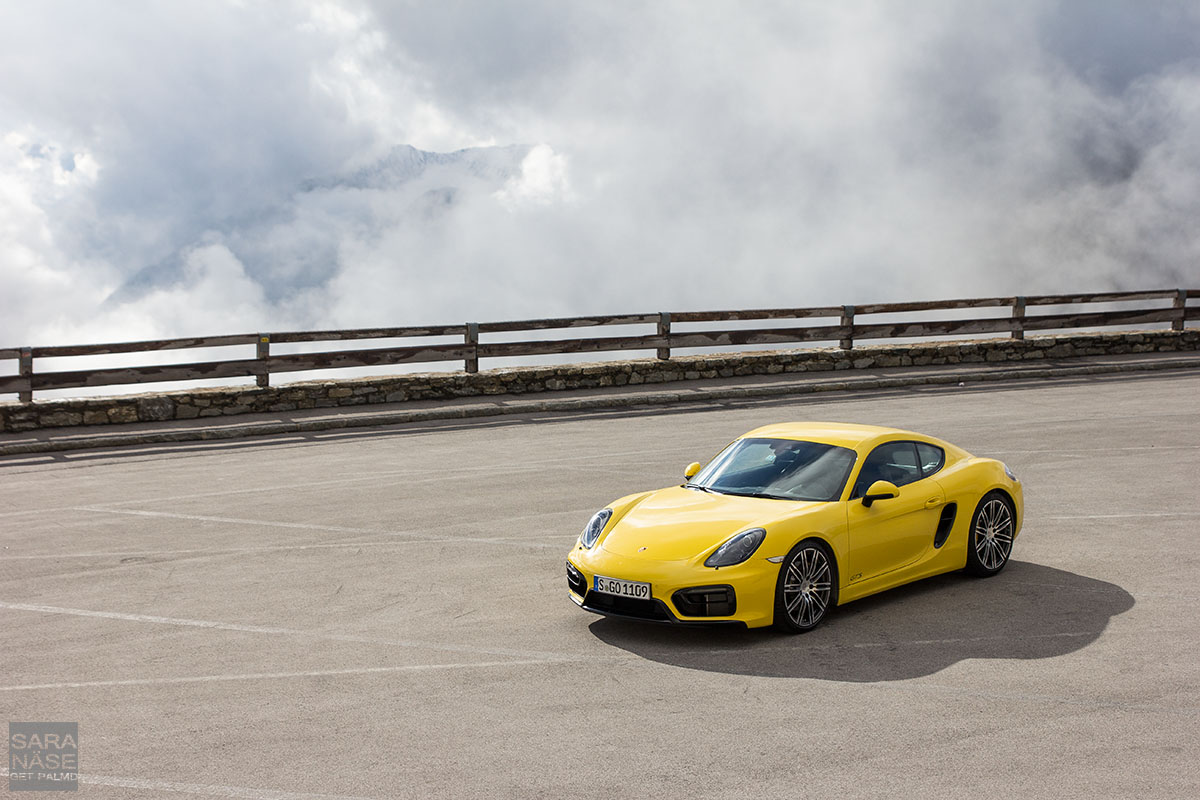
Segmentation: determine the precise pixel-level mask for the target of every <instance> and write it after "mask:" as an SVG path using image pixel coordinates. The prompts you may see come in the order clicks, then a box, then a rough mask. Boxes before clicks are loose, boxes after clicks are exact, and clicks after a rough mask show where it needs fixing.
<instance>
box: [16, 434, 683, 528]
mask: <svg viewBox="0 0 1200 800" xmlns="http://www.w3.org/2000/svg"><path fill="white" fill-rule="evenodd" d="M694 449H695V448H694V447H658V448H655V449H653V450H623V451H619V452H611V453H603V452H601V453H595V452H588V453H584V454H581V455H576V456H558V457H555V458H543V459H525V460H522V461H520V462H519V464H516V465H514V464H513V463H511V462H505V463H501V464H473V465H470V466H459V467H456V468H455V469H452V470H448V471H446V472H444V473H442V474H441V475H439V476H438V477H437V478H428V479H425V480H423V481H421V482H424V483H430V482H434V483H436V482H446V481H451V480H454V476H455V475H460V474H474V473H478V472H503V473H504V474H506V475H511V474H514V473H517V472H529V471H536V470H534V469H525V468H526V467H540V466H546V465H551V464H562V463H568V462H573V461H584V462H587V463H588V464H594V463H595V462H597V461H602V460H605V459H627V458H632V457H637V456H647V455H649V456H654V455H664V454H668V453H690V452H692V451H693V450H694ZM46 466H47V469H42V470H31V471H30V472H29V473H28V474H37V475H40V474H41V473H43V472H61V471H62V470H63V469H72V468H95V467H101V466H105V464H103V463H92V464H75V465H72V466H66V465H62V464H58V463H55V464H48V465H46ZM3 467H4V464H3V463H0V469H2V468H3ZM55 468H58V469H55ZM17 474H22V473H17ZM412 474H424V472H423V471H422V470H417V469H412V468H410V469H397V470H380V471H378V472H357V473H356V474H354V475H353V476H349V477H345V478H329V479H326V480H320V481H304V482H300V483H285V484H278V485H271V486H252V487H245V488H240V489H220V490H214V491H207V492H195V493H192V494H180V495H170V496H167V497H148V498H143V499H138V500H114V501H112V502H107V503H96V504H94V505H97V506H123V505H138V504H141V503H161V502H173V501H176V500H194V499H199V498H203V497H225V496H228V495H236V494H254V493H256V492H285V491H292V490H295V489H312V488H316V487H320V486H338V485H342V484H347V483H362V482H364V481H375V480H379V479H381V478H390V477H398V476H402V475H412ZM29 483H30V485H35V483H36V485H38V486H42V485H44V483H42V482H35V481H33V480H32V479H31V480H30V482H29ZM408 483H410V484H411V483H414V482H411V481H410V482H408ZM13 486H17V487H18V488H20V486H21V485H20V484H16V483H15V482H8V483H7V484H6V488H9V487H13ZM63 508H66V507H64V506H56V507H52V508H47V509H39V510H22V511H12V512H0V517H7V516H21V515H25V514H40V513H44V512H46V511H59V510H62V509H63Z"/></svg>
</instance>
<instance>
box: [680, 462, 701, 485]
mask: <svg viewBox="0 0 1200 800" xmlns="http://www.w3.org/2000/svg"><path fill="white" fill-rule="evenodd" d="M699 471H700V462H699V461H693V462H692V463H690V464H688V465H687V466H686V467H684V468H683V477H684V478H686V479H687V480H689V481H690V480H691V479H692V478H694V477H695V476H696V473H697V472H699Z"/></svg>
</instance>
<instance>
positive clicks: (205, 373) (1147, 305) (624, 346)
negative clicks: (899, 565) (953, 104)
mask: <svg viewBox="0 0 1200 800" xmlns="http://www.w3.org/2000/svg"><path fill="white" fill-rule="evenodd" d="M1192 298H1200V289H1161V290H1154V291H1141V292H1096V293H1091V294H1070V295H1066V294H1059V295H1035V296H1026V297H1021V296H1018V297H983V298H968V299H960V300H922V301H917V302H908V303H871V304H866V305H860V306H851V305H845V306H820V307H813V308H772V309H750V310H734V311H685V312H674V313H672V312H657V313H648V314H617V315H608V316H594V317H560V318H554V319H536V320H517V321H507V322H480V323H475V322H468V323H466V324H459V325H431V326H425V327H408V328H361V329H355V330H330V331H290V332H289V331H285V332H280V333H259V334H236V335H231V336H205V337H192V338H184V339H155V340H149V341H141V342H117V343H109V344H85V345H55V346H49V347H10V348H0V362H3V361H5V360H14V359H15V360H16V361H17V374H16V375H10V376H6V377H0V394H14V393H15V394H17V395H18V397H19V398H20V400H22V401H24V402H28V401H30V400H32V398H33V393H34V392H37V391H48V390H51V389H75V388H83V387H97V386H123V385H131V384H139V383H160V382H174V381H196V380H211V379H214V378H246V377H253V378H254V379H255V381H256V383H257V385H259V386H268V385H270V376H271V375H272V374H281V373H287V372H308V371H318V370H327V369H344V368H348V367H373V366H384V365H390V364H417V363H432V362H452V361H461V362H463V368H464V370H465V371H466V372H468V373H471V372H478V370H479V359H481V358H514V357H522V356H534V355H552V354H569V353H608V352H621V351H629V350H654V351H655V352H656V354H657V356H658V358H660V359H669V358H670V357H671V353H672V351H675V350H683V349H690V348H699V347H722V346H730V347H734V346H751V345H779V344H808V343H813V342H837V343H838V346H839V347H841V348H843V349H846V350H849V349H852V348H853V347H854V342H855V341H858V340H864V339H867V340H873V339H914V338H921V337H928V336H966V335H975V334H985V333H1008V334H1009V335H1010V336H1011V337H1012V338H1014V339H1021V338H1024V335H1025V332H1026V331H1051V330H1068V329H1088V328H1103V327H1110V326H1129V325H1146V324H1153V323H1163V322H1166V323H1170V325H1171V328H1172V329H1174V330H1183V328H1184V326H1185V324H1186V323H1187V322H1188V321H1191V320H1197V319H1200V304H1193V305H1191V306H1189V305H1188V300H1189V299H1192ZM1168 300H1169V301H1171V302H1170V305H1163V304H1162V302H1161V301H1168ZM1087 303H1108V304H1129V303H1135V304H1137V305H1136V306H1134V307H1129V306H1128V305H1126V306H1123V307H1121V308H1118V309H1114V310H1106V311H1073V312H1067V313H1046V314H1030V313H1028V310H1029V308H1030V307H1031V306H1032V307H1038V306H1077V305H1084V304H1087ZM1156 303H1157V304H1156ZM988 308H1006V309H1008V310H1009V311H1008V314H1007V315H1005V316H997V317H983V318H965V319H925V318H919V319H910V320H901V321H896V320H886V321H878V320H877V321H863V317H869V316H873V315H878V314H907V313H913V312H929V311H957V310H963V309H988ZM789 319H795V320H810V319H815V320H821V319H827V320H829V322H826V323H822V324H812V325H802V326H797V327H767V328H732V329H715V328H714V329H704V330H692V329H688V330H680V329H678V328H676V329H675V330H672V325H682V324H689V325H690V324H700V323H710V324H711V323H719V322H741V321H754V320H789ZM617 325H620V326H636V325H653V326H654V330H653V332H652V333H646V334H642V335H632V336H628V335H623V336H590V337H575V338H556V339H528V340H524V341H482V342H481V341H480V339H479V337H480V335H481V334H496V333H522V332H531V331H553V330H567V329H572V328H602V327H606V326H617ZM439 337H440V338H445V337H457V338H459V341H455V342H442V343H434V344H427V343H421V344H413V345H407V346H388V347H371V348H363V349H354V350H328V351H324V352H312V353H308V352H304V353H274V354H273V353H272V352H271V346H272V345H278V344H290V343H308V342H333V341H352V340H368V339H390V340H394V339H405V338H426V339H428V338H439ZM244 345H255V357H254V358H236V359H229V360H221V361H203V362H196V363H183V364H163V365H145V366H131V367H102V368H95V369H78V370H59V371H46V372H38V371H35V370H34V360H35V359H40V358H55V357H67V356H101V355H115V354H120V353H150V352H159V351H164V350H184V349H193V348H213V347H231V346H244Z"/></svg>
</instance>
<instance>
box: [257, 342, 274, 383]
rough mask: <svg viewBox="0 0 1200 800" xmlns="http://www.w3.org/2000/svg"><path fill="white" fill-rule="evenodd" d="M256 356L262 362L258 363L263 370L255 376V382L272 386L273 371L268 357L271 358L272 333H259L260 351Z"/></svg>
mask: <svg viewBox="0 0 1200 800" xmlns="http://www.w3.org/2000/svg"><path fill="white" fill-rule="evenodd" d="M255 357H256V358H257V359H258V360H259V361H260V362H261V363H260V364H259V365H258V366H259V370H261V371H260V372H259V373H258V375H256V376H255V378H254V381H255V383H257V384H258V385H259V386H270V385H271V371H270V367H269V366H267V359H269V358H270V357H271V335H270V334H267V333H260V334H259V335H258V352H257V353H256V354H255Z"/></svg>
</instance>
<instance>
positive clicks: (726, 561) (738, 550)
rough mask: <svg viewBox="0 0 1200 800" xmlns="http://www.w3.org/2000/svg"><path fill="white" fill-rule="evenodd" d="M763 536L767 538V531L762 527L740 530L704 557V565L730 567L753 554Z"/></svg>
mask: <svg viewBox="0 0 1200 800" xmlns="http://www.w3.org/2000/svg"><path fill="white" fill-rule="evenodd" d="M765 538H767V532H766V531H764V530H763V529H762V528H751V529H750V530H748V531H742V532H741V533H739V534H738V535H737V536H734V537H733V538H731V539H729V540H728V541H727V542H725V544H723V545H721V546H720V547H718V548H717V549H716V550H714V551H713V554H712V555H711V556H709V557H708V558H707V559H705V561H704V566H706V567H732V566H733V565H734V564H740V563H742V562H743V561H745V560H746V559H747V558H749V557H750V556H752V555H754V551H755V550H757V549H758V546H759V545H760V544H762V543H763V539H765Z"/></svg>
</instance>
